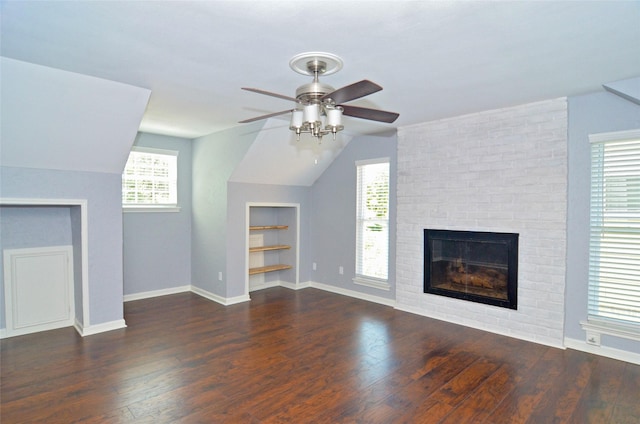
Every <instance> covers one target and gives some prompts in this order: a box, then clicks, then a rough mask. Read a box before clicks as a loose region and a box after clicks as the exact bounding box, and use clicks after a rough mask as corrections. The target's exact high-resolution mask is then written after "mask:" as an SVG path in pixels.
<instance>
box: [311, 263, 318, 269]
mask: <svg viewBox="0 0 640 424" xmlns="http://www.w3.org/2000/svg"><path fill="white" fill-rule="evenodd" d="M311 268H313V270H314V271H315V270H316V268H318V265H316V263H315V262H314V263H313V265H311Z"/></svg>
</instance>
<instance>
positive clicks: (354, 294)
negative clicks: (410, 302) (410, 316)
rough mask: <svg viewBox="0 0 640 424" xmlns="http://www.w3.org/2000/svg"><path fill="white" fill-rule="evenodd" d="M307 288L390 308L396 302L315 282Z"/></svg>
mask: <svg viewBox="0 0 640 424" xmlns="http://www.w3.org/2000/svg"><path fill="white" fill-rule="evenodd" d="M307 287H313V288H316V289H320V290H324V291H328V292H331V293H336V294H341V295H343V296H349V297H355V298H356V299H361V300H366V301H369V302H373V303H379V304H381V305H385V306H391V307H395V306H396V301H395V300H393V299H387V298H385V297H380V296H374V295H371V294H366V293H360V292H357V291H355V290H349V289H343V288H341V287H336V286H332V285H329V284H323V283H317V282H315V281H310V282H309V285H308V286H307Z"/></svg>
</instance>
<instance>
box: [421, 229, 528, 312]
mask: <svg viewBox="0 0 640 424" xmlns="http://www.w3.org/2000/svg"><path fill="white" fill-rule="evenodd" d="M424 255H425V258H424V292H425V293H431V294H437V295H441V296H448V297H453V298H457V299H464V300H469V301H473V302H480V303H484V304H488V305H494V306H501V307H504V308H509V309H517V305H518V303H517V295H518V234H515V233H491V232H478V231H452V230H429V229H425V230H424Z"/></svg>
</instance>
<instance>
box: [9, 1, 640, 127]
mask: <svg viewBox="0 0 640 424" xmlns="http://www.w3.org/2000/svg"><path fill="white" fill-rule="evenodd" d="M1 7H2V17H1V19H2V21H1V25H2V26H1V31H2V33H1V35H2V51H1V54H2V56H5V57H8V58H13V59H17V60H20V61H24V62H31V63H34V64H38V65H44V66H48V67H52V68H58V69H62V70H66V71H71V72H75V73H79V74H84V75H88V76H93V77H98V78H102V79H106V80H111V81H115V82H118V83H124V84H128V85H132V86H136V87H141V88H144V89H149V90H151V98H150V101H149V104H148V106H147V109H146V111H145V113H144V117H143V118H142V124H141V127H140V129H141V130H143V131H148V132H153V133H161V134H167V135H175V136H181V137H187V138H194V137H198V136H202V135H205V134H209V133H212V132H216V131H220V130H223V129H227V128H230V127H233V126H236V125H238V124H237V122H238V121H239V120H242V119H246V118H250V117H252V116H257V115H261V114H266V113H269V112H275V111H279V110H283V109H287V108H290V107H291V106H292V105H291V104H289V103H288V102H287V101H285V100H281V99H277V98H272V97H268V96H262V95H259V94H255V93H249V92H245V91H241V90H240V87H256V88H261V89H264V90H268V91H272V92H276V93H280V94H284V95H287V96H293V95H294V92H295V88H296V87H298V86H299V85H301V84H304V83H306V82H309V80H310V79H309V78H308V77H306V76H302V75H299V74H296V73H294V72H293V71H291V70H290V69H289V66H288V62H289V59H290V58H291V57H292V56H294V55H296V54H298V53H302V52H307V51H326V52H330V53H333V54H336V55H338V56H340V57H342V59H343V60H344V68H343V69H342V70H341V71H340V72H338V73H337V74H335V75H331V76H326V78H324V79H323V80H324V82H326V83H328V84H331V85H332V86H333V87H335V88H338V87H341V86H344V85H347V84H350V83H353V82H356V81H359V80H361V79H365V78H366V79H370V80H372V81H374V82H376V83H378V84H380V85H382V86H383V87H384V90H383V91H381V92H379V93H376V94H373V95H371V96H368V97H366V98H365V99H361V100H356V101H354V102H352V103H351V104H354V105H361V106H366V107H374V108H380V109H384V110H390V111H394V112H399V113H400V118H399V119H398V120H397V121H396V122H395V123H394V124H393V125H389V124H380V123H373V122H371V121H364V120H358V119H355V118H345V121H346V122H345V125H346V126H347V128H348V129H349V130H350V131H351V133H352V134H362V133H364V134H367V133H369V134H370V133H376V132H380V131H388V130H389V129H392V128H394V127H397V126H404V125H411V124H415V123H418V122H425V121H430V120H434V119H438V118H443V117H448V116H454V115H460V114H464V113H471V112H476V111H480V110H486V109H493V108H498V107H505V106H510V105H515V104H522V103H527V102H531V101H537V100H542V99H548V98H555V97H560V96H567V95H576V94H581V93H586V92H592V91H598V90H602V84H603V83H609V82H613V81H617V80H623V79H627V78H632V77H636V76H639V75H640V54H638V48H639V46H640V2H637V1H624V2H623V1H605V2H598V1H595V2H586V1H575V2H570V1H544V2H538V1H533V2H528V1H520V2H500V1H477V2H462V1H391V2H388V1H322V2H317V1H119V2H113V1H64V2H35V1H2V3H1ZM105 101H106V102H108V100H106V99H105ZM281 131H283V132H286V131H288V130H287V129H286V123H284V121H283V125H282V129H281Z"/></svg>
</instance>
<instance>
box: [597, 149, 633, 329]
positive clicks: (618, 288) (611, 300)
mask: <svg viewBox="0 0 640 424" xmlns="http://www.w3.org/2000/svg"><path fill="white" fill-rule="evenodd" d="M590 214H591V219H590V227H591V231H590V243H589V290H588V292H589V305H588V310H589V317H590V318H596V319H604V320H610V321H616V322H619V323H625V324H633V325H640V278H638V276H639V275H640V139H632V140H629V139H625V140H615V139H613V140H607V141H602V142H594V143H592V145H591V208H590Z"/></svg>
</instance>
